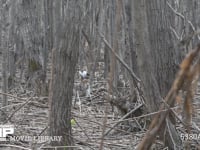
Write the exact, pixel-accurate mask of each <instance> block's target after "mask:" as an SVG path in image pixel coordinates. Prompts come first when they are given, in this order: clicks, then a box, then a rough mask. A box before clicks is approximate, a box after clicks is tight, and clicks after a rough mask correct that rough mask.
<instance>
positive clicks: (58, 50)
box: [49, 1, 81, 146]
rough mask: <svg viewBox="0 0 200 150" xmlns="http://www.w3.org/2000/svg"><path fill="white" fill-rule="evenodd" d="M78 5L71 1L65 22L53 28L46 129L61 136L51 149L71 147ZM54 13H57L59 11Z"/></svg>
mask: <svg viewBox="0 0 200 150" xmlns="http://www.w3.org/2000/svg"><path fill="white" fill-rule="evenodd" d="M78 3H79V4H80V1H70V2H69V3H68V7H67V8H66V10H65V11H66V14H67V17H65V21H63V20H62V19H61V20H58V21H59V22H57V25H56V28H57V29H56V31H57V32H56V35H55V36H56V42H57V43H55V45H56V47H55V50H54V51H53V53H52V57H53V63H52V81H51V89H50V95H49V98H50V112H49V113H50V120H49V125H50V135H51V136H62V141H61V142H52V143H51V144H52V145H53V146H56V145H57V146H58V145H60V146H61V145H62V146H70V145H73V140H72V137H71V136H72V133H71V124H70V120H71V104H72V92H73V84H74V75H75V67H76V63H77V60H78V51H79V43H80V24H79V23H80V20H81V18H80V16H81V14H80V8H79V7H78ZM80 5H81V4H80ZM54 9H58V10H57V11H59V10H60V9H59V7H56V8H54ZM55 12H56V11H55Z"/></svg>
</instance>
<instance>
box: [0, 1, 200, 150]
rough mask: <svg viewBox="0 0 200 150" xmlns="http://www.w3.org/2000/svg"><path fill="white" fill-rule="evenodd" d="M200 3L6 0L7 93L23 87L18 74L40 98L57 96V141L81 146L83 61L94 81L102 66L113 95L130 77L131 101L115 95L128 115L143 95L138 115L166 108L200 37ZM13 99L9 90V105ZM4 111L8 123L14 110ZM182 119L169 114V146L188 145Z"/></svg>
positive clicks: (0, 23)
mask: <svg viewBox="0 0 200 150" xmlns="http://www.w3.org/2000/svg"><path fill="white" fill-rule="evenodd" d="M199 8H200V1H199V0H182V1H180V0H169V1H166V0H76V1H75V0H54V1H53V0H2V1H0V33H1V34H0V37H1V40H0V45H1V51H0V55H1V70H0V71H1V80H0V81H1V87H2V88H1V89H2V92H3V93H9V90H10V89H12V88H13V87H14V86H16V84H15V80H16V75H17V74H18V75H19V79H20V80H21V82H25V83H26V85H27V87H28V88H33V89H34V92H35V93H37V95H38V96H41V95H43V96H45V95H46V96H47V95H48V96H49V127H50V128H49V132H50V135H62V136H63V137H64V138H62V142H60V143H57V142H55V143H51V144H52V145H73V144H74V142H73V139H72V134H71V124H70V120H71V107H72V96H73V87H74V79H75V73H76V72H77V68H78V67H77V64H78V65H79V68H87V70H88V72H89V73H90V79H89V85H90V86H92V84H93V81H94V78H95V77H96V76H97V75H96V70H97V69H98V68H97V66H98V64H99V63H101V64H102V66H103V76H104V79H106V80H107V82H108V92H109V95H115V91H116V89H117V88H118V87H119V86H121V85H123V84H124V81H129V84H130V88H131V90H130V91H131V92H130V93H129V94H130V95H131V96H130V99H129V100H128V101H127V100H126V98H125V97H126V96H125V95H121V96H119V95H118V98H113V97H109V96H108V101H109V102H110V104H112V105H113V106H115V107H117V108H118V109H119V111H120V112H121V113H122V114H123V115H124V114H126V113H128V112H130V110H132V109H133V105H132V104H133V103H136V102H137V101H138V99H140V100H141V101H143V102H144V104H145V106H144V107H143V108H140V113H139V114H138V115H141V114H144V113H150V112H155V111H158V109H159V107H160V105H161V104H162V103H163V99H165V96H166V95H167V93H168V91H169V90H170V88H171V86H172V83H173V81H174V79H175V77H176V73H177V71H178V69H179V64H180V62H181V61H182V60H183V58H184V55H185V54H186V52H188V50H190V49H192V48H194V47H195V46H196V45H197V43H198V41H199V38H200V37H199V35H198V34H199V31H198V29H199V24H200V16H199V14H200V9H199ZM48 64H51V67H50V68H51V75H50V76H49V75H48ZM79 70H80V69H79ZM118 91H119V92H122V91H120V89H118ZM7 99H8V97H7V96H6V94H3V95H2V97H1V106H2V107H4V106H6V105H8V101H7ZM124 99H125V100H124ZM173 105H174V104H172V106H173ZM1 113H2V114H1V121H2V122H5V120H6V115H5V113H6V110H4V113H3V112H1ZM151 119H152V118H151ZM175 120H176V118H175V116H174V115H173V113H169V115H168V117H167V119H166V122H168V125H169V126H170V128H169V127H166V123H165V124H163V125H162V131H160V132H159V133H158V135H159V137H160V139H161V140H163V141H164V143H165V145H166V146H168V147H169V149H174V148H175V147H176V148H177V147H180V146H181V142H180V136H179V135H178V133H177V132H176V130H175V126H176V124H175V123H176V121H175ZM172 130H173V131H172ZM171 134H173V135H171ZM101 146H102V145H101ZM150 146H151V144H149V145H148V146H146V147H143V148H144V149H148V148H149V147H150ZM140 148H141V147H140ZM143 148H141V149H143Z"/></svg>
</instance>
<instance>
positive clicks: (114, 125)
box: [104, 104, 143, 136]
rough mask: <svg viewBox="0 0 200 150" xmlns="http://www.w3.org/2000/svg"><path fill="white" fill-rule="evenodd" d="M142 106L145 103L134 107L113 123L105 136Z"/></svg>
mask: <svg viewBox="0 0 200 150" xmlns="http://www.w3.org/2000/svg"><path fill="white" fill-rule="evenodd" d="M142 106H143V104H140V105H138V106H137V107H136V108H134V109H132V110H131V111H130V112H128V113H127V114H125V115H124V116H123V117H122V118H121V119H119V120H118V121H117V122H116V123H115V124H113V125H112V127H111V128H110V129H109V130H108V131H107V132H106V133H105V134H104V136H106V135H108V134H109V133H110V132H111V131H112V130H113V129H114V128H115V127H116V126H117V125H118V124H119V123H120V122H122V120H124V119H125V118H126V117H128V116H129V115H130V114H132V113H133V112H135V111H136V110H137V109H139V108H140V107H142Z"/></svg>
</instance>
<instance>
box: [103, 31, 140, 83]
mask: <svg viewBox="0 0 200 150" xmlns="http://www.w3.org/2000/svg"><path fill="white" fill-rule="evenodd" d="M99 34H100V36H101V38H102V39H103V42H104V43H105V45H106V46H107V47H108V49H109V50H110V51H111V52H112V53H113V54H114V55H115V57H116V58H117V59H118V61H119V62H120V63H121V64H122V65H123V66H124V67H125V68H126V69H127V71H128V72H129V73H130V75H131V77H132V78H133V79H134V81H135V82H136V83H137V82H141V80H140V79H139V77H137V75H136V74H135V73H134V72H133V71H132V69H131V68H130V67H129V66H128V65H127V64H126V63H125V62H124V61H123V60H122V59H121V58H120V57H119V55H118V54H117V53H115V51H114V50H113V49H112V47H111V45H110V44H109V43H108V41H107V40H106V39H105V37H104V35H103V34H102V33H100V32H99Z"/></svg>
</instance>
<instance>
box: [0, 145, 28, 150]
mask: <svg viewBox="0 0 200 150" xmlns="http://www.w3.org/2000/svg"><path fill="white" fill-rule="evenodd" d="M0 147H14V148H18V149H22V150H31V149H30V148H26V147H22V146H19V145H11V144H0Z"/></svg>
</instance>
